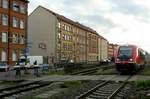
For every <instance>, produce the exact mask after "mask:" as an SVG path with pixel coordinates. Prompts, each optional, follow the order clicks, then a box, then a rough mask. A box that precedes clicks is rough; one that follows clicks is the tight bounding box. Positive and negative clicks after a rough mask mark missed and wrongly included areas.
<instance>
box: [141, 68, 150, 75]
mask: <svg viewBox="0 0 150 99" xmlns="http://www.w3.org/2000/svg"><path fill="white" fill-rule="evenodd" d="M140 74H141V75H147V76H150V66H147V67H145V69H144V70H143V71H142V72H141V73H140Z"/></svg>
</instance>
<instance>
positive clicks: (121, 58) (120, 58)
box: [115, 46, 136, 73]
mask: <svg viewBox="0 0 150 99" xmlns="http://www.w3.org/2000/svg"><path fill="white" fill-rule="evenodd" d="M134 52H135V51H134V47H133V46H120V47H119V49H118V51H117V53H116V58H115V64H116V69H117V71H119V72H121V73H122V72H133V71H135V70H136V65H135V64H134Z"/></svg>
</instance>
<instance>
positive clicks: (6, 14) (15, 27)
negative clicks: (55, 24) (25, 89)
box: [0, 0, 28, 65]
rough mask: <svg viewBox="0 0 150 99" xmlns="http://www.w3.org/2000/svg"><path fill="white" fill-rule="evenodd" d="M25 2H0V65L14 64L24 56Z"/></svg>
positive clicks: (19, 0) (9, 0) (11, 0)
mask: <svg viewBox="0 0 150 99" xmlns="http://www.w3.org/2000/svg"><path fill="white" fill-rule="evenodd" d="M27 9H28V1H27V0H0V63H7V64H9V65H12V64H15V62H16V61H17V60H18V58H19V57H20V55H22V54H25V48H26V41H27V17H28V12H27Z"/></svg>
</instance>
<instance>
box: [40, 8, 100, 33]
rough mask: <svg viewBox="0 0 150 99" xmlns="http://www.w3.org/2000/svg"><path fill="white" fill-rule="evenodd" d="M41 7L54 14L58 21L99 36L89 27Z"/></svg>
mask: <svg viewBox="0 0 150 99" xmlns="http://www.w3.org/2000/svg"><path fill="white" fill-rule="evenodd" d="M39 7H42V8H43V9H45V10H47V11H48V12H50V13H52V14H53V15H55V16H56V17H57V18H58V19H60V20H63V21H65V22H68V23H70V24H72V25H75V26H77V27H80V28H82V29H84V30H86V31H89V32H92V33H94V34H96V35H99V34H98V33H97V32H96V31H95V30H93V29H92V28H90V27H87V26H85V25H83V24H81V23H79V22H75V21H73V20H71V19H69V18H66V17H65V16H63V15H60V14H58V13H55V12H53V11H51V10H49V9H47V8H45V7H43V6H39Z"/></svg>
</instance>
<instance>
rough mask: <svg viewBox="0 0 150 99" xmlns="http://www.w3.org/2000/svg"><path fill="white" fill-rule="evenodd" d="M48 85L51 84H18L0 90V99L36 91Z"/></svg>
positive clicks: (37, 82) (38, 82)
mask: <svg viewBox="0 0 150 99" xmlns="http://www.w3.org/2000/svg"><path fill="white" fill-rule="evenodd" d="M50 84H52V82H42V81H33V82H25V83H23V84H19V85H16V86H11V87H7V88H3V89H0V99H1V98H4V97H9V96H12V95H16V94H20V93H22V92H27V91H30V90H34V89H38V88H41V87H44V86H48V85H50Z"/></svg>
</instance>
